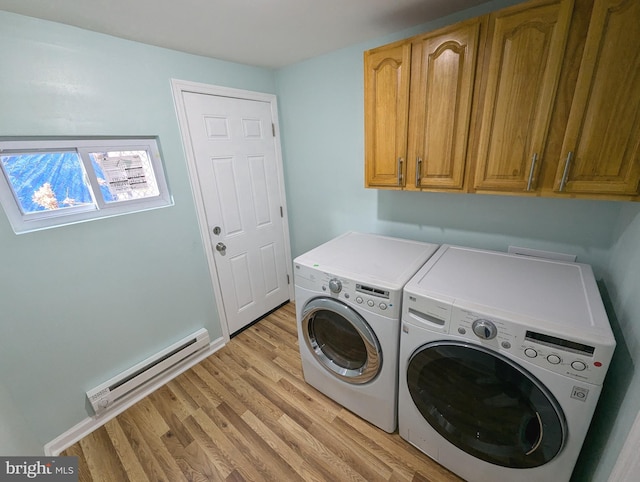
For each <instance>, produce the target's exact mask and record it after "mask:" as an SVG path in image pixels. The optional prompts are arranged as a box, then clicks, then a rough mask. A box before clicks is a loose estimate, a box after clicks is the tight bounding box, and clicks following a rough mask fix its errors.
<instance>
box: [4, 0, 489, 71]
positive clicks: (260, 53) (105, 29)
mask: <svg viewBox="0 0 640 482" xmlns="http://www.w3.org/2000/svg"><path fill="white" fill-rule="evenodd" d="M486 1H487V0H0V10H6V11H9V12H14V13H19V14H23V15H28V16H30V17H36V18H41V19H46V20H52V21H54V22H60V23H64V24H68V25H74V26H77V27H81V28H84V29H87V30H93V31H95V32H102V33H106V34H109V35H113V36H116V37H121V38H125V39H130V40H135V41H138V42H143V43H146V44H151V45H157V46H160V47H166V48H170V49H174V50H179V51H182V52H188V53H193V54H197V55H203V56H207V57H212V58H217V59H222V60H230V61H233V62H240V63H244V64H250V65H256V66H261V67H271V68H278V67H283V66H285V65H290V64H293V63H295V62H298V61H301V60H304V59H308V58H311V57H315V56H316V55H321V54H324V53H327V52H331V51H333V50H337V49H340V48H343V47H347V46H349V45H353V44H356V43H360V42H364V41H367V40H370V39H374V38H377V37H381V36H384V35H387V34H390V33H393V32H398V31H400V30H403V29H405V28H409V27H413V26H416V25H419V24H422V23H425V22H428V21H430V20H433V19H436V18H440V17H443V16H445V15H448V14H450V13H453V12H456V11H459V10H464V9H466V8H469V7H471V6H474V5H478V4H480V3H483V2H486Z"/></svg>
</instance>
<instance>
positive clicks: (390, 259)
mask: <svg viewBox="0 0 640 482" xmlns="http://www.w3.org/2000/svg"><path fill="white" fill-rule="evenodd" d="M437 248H438V246H437V245H435V244H429V243H422V242H418V241H410V240H405V239H398V238H391V237H386V236H379V235H374V234H364V233H356V232H348V233H345V234H343V235H342V236H339V237H337V238H335V239H333V240H331V241H328V242H326V243H324V244H322V245H321V246H318V247H317V248H315V249H312V250H311V251H309V252H307V253H305V254H303V255H301V256H299V257H297V258H296V259H295V260H294V266H295V269H294V278H295V301H296V318H297V323H298V341H299V345H300V356H301V359H302V369H303V374H304V379H305V380H306V382H307V383H309V384H310V385H312V386H313V387H315V388H316V389H317V390H319V391H320V392H322V393H323V394H325V395H327V396H328V397H330V398H332V399H333V400H335V401H336V402H338V403H339V404H341V405H342V406H343V407H345V408H347V409H349V410H350V411H351V412H353V413H355V414H356V415H358V416H360V417H361V418H363V419H365V420H367V421H368V422H370V423H372V424H373V425H375V426H377V427H379V428H381V429H382V430H385V431H386V432H393V431H395V429H396V426H397V386H398V347H399V338H400V308H401V303H402V288H403V286H404V284H405V283H406V282H407V281H409V279H410V278H411V277H412V276H413V275H414V274H415V273H416V271H417V270H418V269H419V268H420V267H421V266H422V265H423V264H424V263H425V262H426V261H427V260H428V259H429V257H430V256H431V255H432V254H433V253H434V252H435V251H436V250H437Z"/></svg>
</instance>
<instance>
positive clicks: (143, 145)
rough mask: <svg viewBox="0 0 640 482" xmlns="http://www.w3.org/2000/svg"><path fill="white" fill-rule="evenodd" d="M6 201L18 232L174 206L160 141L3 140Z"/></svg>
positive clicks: (1, 194) (0, 159) (1, 192)
mask: <svg viewBox="0 0 640 482" xmlns="http://www.w3.org/2000/svg"><path fill="white" fill-rule="evenodd" d="M0 168H1V170H2V175H0V202H2V206H3V207H4V210H5V212H6V214H7V217H8V218H9V221H10V222H11V225H12V226H13V230H14V231H15V232H16V233H17V234H20V233H25V232H30V231H36V230H39V229H46V228H52V227H55V226H63V225H66V224H71V223H77V222H82V221H88V220H91V219H97V218H103V217H108V216H115V215H119V214H126V213H132V212H138V211H144V210H148V209H155V208H159V207H164V206H171V205H173V200H172V198H171V195H170V193H169V190H168V188H167V183H166V180H165V177H164V167H163V165H162V159H161V156H160V149H159V147H158V142H157V139H156V138H154V137H143V138H120V139H116V138H93V139H87V138H81V139H62V138H53V139H42V138H3V139H0Z"/></svg>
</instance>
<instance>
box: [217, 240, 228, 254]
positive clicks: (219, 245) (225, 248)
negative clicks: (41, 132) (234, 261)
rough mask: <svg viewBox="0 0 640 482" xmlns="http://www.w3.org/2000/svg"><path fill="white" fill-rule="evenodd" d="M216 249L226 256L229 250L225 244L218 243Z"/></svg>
mask: <svg viewBox="0 0 640 482" xmlns="http://www.w3.org/2000/svg"><path fill="white" fill-rule="evenodd" d="M216 249H217V250H218V251H219V252H220V253H221V254H224V253H225V251H226V250H227V247H226V246H225V244H224V243H218V244H216Z"/></svg>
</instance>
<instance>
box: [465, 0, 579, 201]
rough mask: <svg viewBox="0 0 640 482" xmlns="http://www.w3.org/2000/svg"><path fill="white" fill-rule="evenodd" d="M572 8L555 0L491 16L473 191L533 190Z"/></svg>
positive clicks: (568, 2)
mask: <svg viewBox="0 0 640 482" xmlns="http://www.w3.org/2000/svg"><path fill="white" fill-rule="evenodd" d="M572 10H573V0H559V1H556V2H551V3H548V4H547V3H541V4H540V5H539V6H537V7H535V8H532V7H530V6H529V5H528V4H527V5H525V6H523V7H520V6H516V7H513V8H512V9H506V10H504V11H501V12H499V13H497V14H494V15H492V16H491V22H490V31H489V36H490V39H491V49H490V54H489V55H490V56H489V63H488V68H487V69H486V73H485V75H486V79H487V80H486V85H487V87H486V92H485V93H484V104H483V112H482V120H481V126H480V137H479V149H478V161H477V167H476V174H475V188H476V189H487V190H505V191H514V192H515V191H525V190H533V189H535V184H536V183H535V179H536V175H537V172H538V170H539V167H538V166H539V164H540V162H542V160H541V159H540V162H538V160H539V158H541V156H542V153H543V151H544V147H545V143H546V139H547V133H548V129H549V124H550V119H551V112H552V109H553V105H554V98H555V93H556V89H557V85H558V79H559V76H560V69H561V68H562V62H563V58H564V50H565V44H566V39H567V35H568V31H569V23H570V20H571V13H572Z"/></svg>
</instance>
